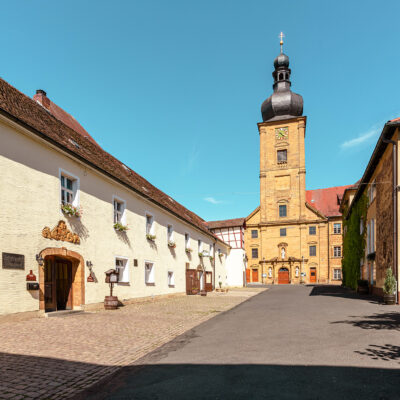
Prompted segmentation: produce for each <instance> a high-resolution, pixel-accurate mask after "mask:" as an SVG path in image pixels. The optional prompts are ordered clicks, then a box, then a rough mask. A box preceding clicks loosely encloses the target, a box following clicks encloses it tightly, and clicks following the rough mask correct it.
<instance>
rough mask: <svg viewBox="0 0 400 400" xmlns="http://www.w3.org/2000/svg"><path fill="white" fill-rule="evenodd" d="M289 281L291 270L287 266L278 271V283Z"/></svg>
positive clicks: (285, 283)
mask: <svg viewBox="0 0 400 400" xmlns="http://www.w3.org/2000/svg"><path fill="white" fill-rule="evenodd" d="M288 283H289V270H288V269H287V268H281V269H280V270H279V272H278V284H279V285H287V284H288Z"/></svg>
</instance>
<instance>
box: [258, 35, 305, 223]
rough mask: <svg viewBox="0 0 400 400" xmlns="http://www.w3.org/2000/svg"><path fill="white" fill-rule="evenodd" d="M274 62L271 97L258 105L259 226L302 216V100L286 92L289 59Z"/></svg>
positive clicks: (303, 210)
mask: <svg viewBox="0 0 400 400" xmlns="http://www.w3.org/2000/svg"><path fill="white" fill-rule="evenodd" d="M282 36H283V35H282V34H281V43H280V44H281V53H280V54H279V55H278V57H276V58H275V60H274V67H275V70H274V72H273V73H272V76H273V78H274V84H273V89H274V92H273V93H272V95H271V96H270V97H269V98H268V99H267V100H265V101H264V103H263V104H262V106H261V114H262V119H263V122H262V123H259V124H258V130H259V133H260V211H261V223H264V224H271V223H279V224H282V222H283V221H285V222H289V221H298V220H299V219H302V218H304V216H305V202H306V199H305V190H306V187H305V173H306V170H305V150H304V137H305V126H306V117H303V116H302V114H303V98H302V97H301V96H300V95H299V94H296V93H293V92H292V91H291V90H290V87H291V81H290V75H291V70H290V68H289V57H288V56H287V55H286V54H284V53H283V51H282V47H283V42H282Z"/></svg>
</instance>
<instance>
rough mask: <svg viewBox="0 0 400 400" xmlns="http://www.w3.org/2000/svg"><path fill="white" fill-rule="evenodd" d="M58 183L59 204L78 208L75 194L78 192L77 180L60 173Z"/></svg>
mask: <svg viewBox="0 0 400 400" xmlns="http://www.w3.org/2000/svg"><path fill="white" fill-rule="evenodd" d="M60 183H61V203H62V204H72V205H74V206H78V196H77V192H78V186H79V180H78V179H77V178H75V177H72V176H71V175H69V174H67V173H64V172H62V171H61V173H60Z"/></svg>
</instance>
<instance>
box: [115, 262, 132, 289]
mask: <svg viewBox="0 0 400 400" xmlns="http://www.w3.org/2000/svg"><path fill="white" fill-rule="evenodd" d="M115 269H116V270H117V272H118V282H120V283H129V263H128V259H127V258H125V257H115Z"/></svg>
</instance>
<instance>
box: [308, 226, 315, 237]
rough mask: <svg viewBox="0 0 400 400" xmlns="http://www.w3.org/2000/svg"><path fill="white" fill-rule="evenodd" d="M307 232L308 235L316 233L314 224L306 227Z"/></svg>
mask: <svg viewBox="0 0 400 400" xmlns="http://www.w3.org/2000/svg"><path fill="white" fill-rule="evenodd" d="M308 234H309V235H316V234H317V228H316V227H315V226H310V227H309V228H308Z"/></svg>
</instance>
